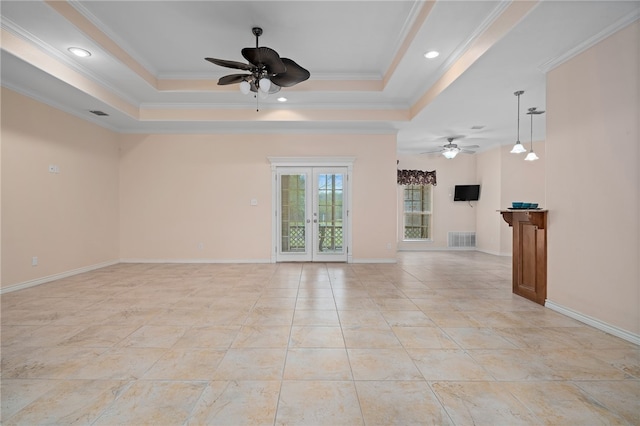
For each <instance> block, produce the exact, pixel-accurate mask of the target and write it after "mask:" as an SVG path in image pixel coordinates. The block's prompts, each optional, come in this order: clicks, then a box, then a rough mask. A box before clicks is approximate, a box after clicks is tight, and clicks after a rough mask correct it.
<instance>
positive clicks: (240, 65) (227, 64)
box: [204, 58, 253, 71]
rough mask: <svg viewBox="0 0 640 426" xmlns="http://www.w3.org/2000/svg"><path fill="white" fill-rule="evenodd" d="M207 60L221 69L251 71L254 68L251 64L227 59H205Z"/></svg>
mask: <svg viewBox="0 0 640 426" xmlns="http://www.w3.org/2000/svg"><path fill="white" fill-rule="evenodd" d="M204 59H205V60H207V61H209V62H211V63H212V64H216V65H220V66H221V67H227V68H236V69H239V70H245V71H251V70H252V69H253V67H252V66H251V65H249V64H245V63H242V62H237V61H227V60H226V59H216V58H204Z"/></svg>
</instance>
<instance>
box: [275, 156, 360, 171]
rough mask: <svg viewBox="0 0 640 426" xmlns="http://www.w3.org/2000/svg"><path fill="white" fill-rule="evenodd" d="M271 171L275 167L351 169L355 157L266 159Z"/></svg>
mask: <svg viewBox="0 0 640 426" xmlns="http://www.w3.org/2000/svg"><path fill="white" fill-rule="evenodd" d="M267 159H268V160H269V163H271V170H272V171H273V172H275V169H276V168H277V167H353V163H354V162H355V161H356V157H267ZM349 171H351V170H349Z"/></svg>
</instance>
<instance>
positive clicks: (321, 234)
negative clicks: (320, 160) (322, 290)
mask: <svg viewBox="0 0 640 426" xmlns="http://www.w3.org/2000/svg"><path fill="white" fill-rule="evenodd" d="M344 188H345V173H344V172H343V171H342V170H332V169H315V170H314V225H316V226H314V231H315V232H314V243H313V244H314V256H313V257H314V260H319V261H323V260H324V261H346V250H345V247H346V244H345V241H346V233H345V222H346V220H345V219H346V218H345V208H344V199H345V198H344V196H345V191H344Z"/></svg>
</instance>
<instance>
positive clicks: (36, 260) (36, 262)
mask: <svg viewBox="0 0 640 426" xmlns="http://www.w3.org/2000/svg"><path fill="white" fill-rule="evenodd" d="M31 266H38V256H33V257H32V258H31Z"/></svg>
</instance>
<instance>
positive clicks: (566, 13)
mask: <svg viewBox="0 0 640 426" xmlns="http://www.w3.org/2000/svg"><path fill="white" fill-rule="evenodd" d="M0 7H1V12H2V39H1V40H2V56H1V58H0V60H1V75H0V76H1V82H2V85H3V86H5V87H7V88H10V89H12V90H16V91H18V92H20V93H23V94H25V95H28V96H30V97H33V98H35V99H38V100H40V101H42V102H45V103H47V104H49V105H52V106H55V107H56V108H59V109H62V110H64V111H67V112H69V113H71V114H74V115H76V116H79V117H82V118H84V119H86V120H89V121H92V122H95V123H97V124H99V125H101V126H104V127H106V128H109V129H111V130H113V131H116V132H122V133H240V132H242V133H264V132H269V133H277V132H297V133H309V132H312V133H315V132H324V133H336V132H339V133H345V132H347V133H349V132H352V133H395V134H397V139H398V152H399V153H400V154H415V153H421V152H424V151H429V150H432V149H434V148H436V147H438V146H442V145H443V144H445V143H446V138H447V137H451V136H457V137H460V139H459V140H457V141H456V142H457V143H458V144H460V145H465V144H475V145H479V146H480V148H479V151H482V150H486V149H489V148H491V147H494V146H496V145H504V144H513V143H514V141H515V139H516V118H517V113H516V107H517V99H516V97H515V96H514V92H515V91H517V90H524V92H525V93H524V94H523V95H522V97H521V115H520V119H521V126H520V135H521V137H520V139H521V140H522V141H523V143H524V142H528V141H529V139H530V138H531V136H530V121H529V116H527V115H526V114H525V113H526V110H527V108H529V107H537V108H538V109H540V110H544V109H545V73H546V72H548V71H550V70H551V69H553V68H554V67H555V66H557V65H559V64H561V63H562V62H563V61H565V60H567V59H569V58H571V57H572V56H574V55H576V54H579V53H580V52H581V51H583V50H584V49H586V48H588V47H590V46H591V45H593V44H595V43H597V42H598V41H599V40H602V39H603V38H605V37H607V36H608V35H610V34H612V33H613V32H615V31H617V30H619V29H621V28H623V27H624V26H626V25H628V24H630V23H631V22H633V21H635V20H637V19H638V18H639V17H640V2H638V1H620V2H617V1H579V0H573V1H554V0H547V1H540V2H537V1H531V2H529V1H514V2H509V1H479V0H473V1H454V0H439V1H435V2H424V1H414V0H393V1H378V0H356V1H326V0H321V1H313V0H289V1H242V0H240V1H238V0H236V1H73V2H67V1H60V0H58V1H6V0H3V1H2V3H1V6H0ZM254 26H260V27H262V28H263V30H264V33H263V35H262V36H261V37H260V45H261V46H268V47H271V48H272V49H275V50H276V51H277V52H278V53H279V54H280V55H281V56H283V57H289V58H292V59H294V60H295V61H296V62H297V63H298V64H300V65H301V66H303V67H304V68H306V69H307V70H309V71H310V73H311V78H310V79H309V80H307V81H305V82H303V83H300V84H298V85H296V86H293V87H290V88H283V89H282V91H281V92H280V93H279V94H278V95H283V96H286V98H287V99H288V100H287V102H285V103H281V102H278V101H277V100H276V99H275V98H276V97H277V96H273V95H271V96H269V98H267V99H260V100H259V111H256V107H257V101H256V99H255V98H254V97H253V96H252V95H251V94H250V95H243V94H241V93H240V91H239V90H238V85H229V86H218V85H217V84H216V83H217V80H218V78H220V77H222V76H224V75H227V74H232V73H236V72H237V70H233V69H228V68H223V67H219V66H216V65H213V64H211V63H209V62H207V61H205V60H204V58H205V57H214V58H220V59H228V60H234V61H240V62H246V61H245V60H244V59H243V58H242V56H241V54H240V50H241V49H242V48H243V47H252V46H255V38H254V36H253V34H252V33H251V28H252V27H254ZM72 46H76V47H81V48H84V49H87V50H89V51H90V52H91V53H92V55H91V56H90V57H89V58H78V57H75V56H74V55H72V54H71V53H70V52H69V51H68V50H67V49H68V48H69V47H72ZM432 49H433V50H437V51H439V52H440V55H439V56H438V57H437V58H435V59H431V60H428V59H425V58H424V56H423V54H424V53H425V52H426V51H428V50H432ZM91 110H100V111H104V112H106V113H108V114H109V116H107V117H98V116H95V115H93V114H92V113H90V112H89V111H91ZM545 118H546V114H544V115H538V116H536V117H535V121H534V126H533V127H534V131H533V139H534V140H541V139H544V132H545V122H546V120H545Z"/></svg>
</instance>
